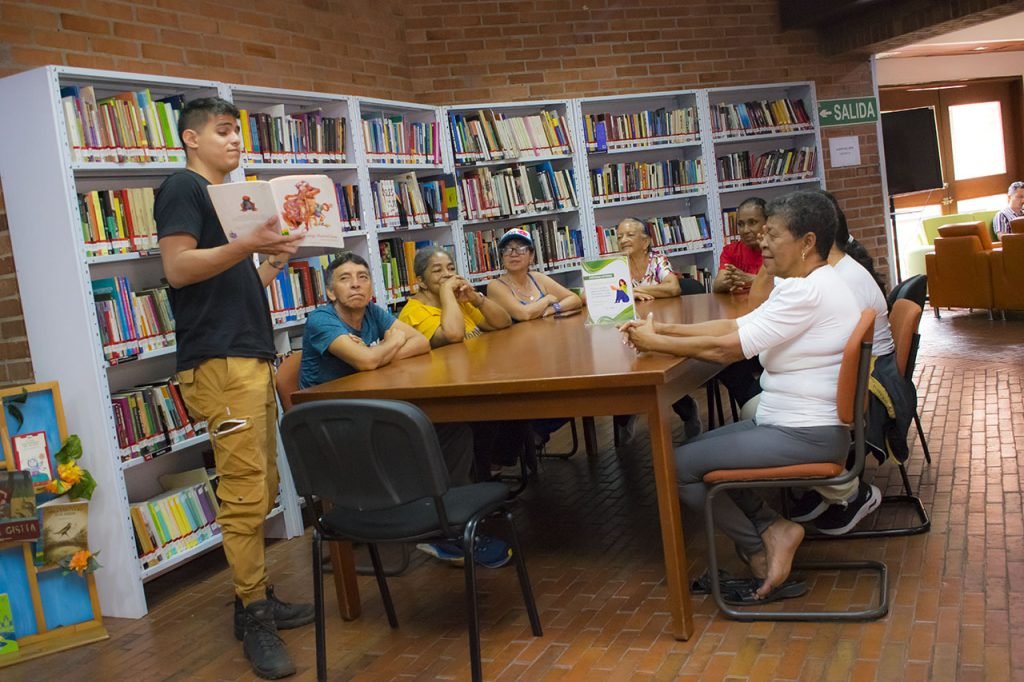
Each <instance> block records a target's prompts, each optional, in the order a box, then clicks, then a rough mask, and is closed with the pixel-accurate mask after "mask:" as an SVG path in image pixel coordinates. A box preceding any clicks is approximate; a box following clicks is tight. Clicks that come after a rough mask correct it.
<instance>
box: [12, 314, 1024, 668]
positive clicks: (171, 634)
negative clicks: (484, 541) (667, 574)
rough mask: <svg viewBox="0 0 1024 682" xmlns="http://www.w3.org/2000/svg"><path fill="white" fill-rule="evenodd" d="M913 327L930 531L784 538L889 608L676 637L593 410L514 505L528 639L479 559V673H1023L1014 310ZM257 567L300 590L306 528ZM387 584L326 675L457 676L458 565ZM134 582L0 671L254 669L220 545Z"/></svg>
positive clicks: (642, 477) (367, 582)
mask: <svg viewBox="0 0 1024 682" xmlns="http://www.w3.org/2000/svg"><path fill="white" fill-rule="evenodd" d="M922 334H923V343H922V348H921V353H920V356H919V360H918V375H919V382H918V386H919V390H920V394H921V408H922V409H921V414H922V418H923V420H924V424H925V428H926V431H927V432H928V440H929V444H930V446H931V450H932V453H933V462H932V464H931V465H930V466H928V465H925V464H924V460H923V457H922V456H921V449H920V445H919V444H918V443H917V441H916V437H915V438H914V441H913V454H912V461H911V464H910V473H911V478H912V480H913V482H914V484H915V486H917V489H918V491H919V492H920V494H921V495H922V497H924V499H925V501H926V504H927V506H928V508H929V509H930V510H931V513H932V519H933V527H932V531H931V533H929V534H927V535H922V536H916V537H912V538H896V539H889V540H858V541H833V542H825V543H805V546H804V548H802V549H801V556H803V557H816V556H839V555H842V556H848V557H854V556H867V557H875V558H884V560H885V561H886V562H888V565H889V567H890V588H891V590H892V608H891V611H890V614H889V615H888V616H887V617H886V618H884V619H882V620H880V621H877V622H873V623H867V624H847V625H836V624H815V623H795V624H782V623H755V624H743V623H736V622H732V621H728V620H725V619H723V618H722V617H720V616H719V615H718V614H717V612H716V609H715V608H714V606H713V605H712V604H711V603H710V601H709V598H705V597H697V598H696V599H695V608H696V617H695V625H696V635H695V636H694V637H693V638H692V639H691V640H690V641H687V642H677V641H675V640H673V639H672V637H671V636H670V635H669V634H668V633H667V627H668V614H667V611H666V609H665V594H666V592H665V587H664V584H663V580H662V578H663V576H662V569H661V553H660V549H659V548H660V543H659V536H658V528H657V513H656V508H655V503H654V493H653V480H652V476H651V472H650V469H649V465H648V464H647V460H648V456H647V452H646V447H647V442H646V438H645V437H640V438H639V439H638V442H637V443H636V444H635V445H634V446H633V447H630V448H624V449H620V450H619V451H618V452H616V451H615V450H614V449H613V448H612V447H611V438H610V426H609V420H607V419H603V420H599V421H598V424H599V427H601V429H602V430H601V433H600V436H601V444H602V446H603V447H602V451H601V453H600V455H599V456H597V457H595V458H594V459H587V457H586V456H585V455H583V454H579V455H577V456H576V457H574V458H573V459H570V460H567V461H556V460H545V461H544V462H543V464H542V469H541V476H540V479H539V480H537V481H533V482H531V484H530V487H529V488H528V490H527V491H526V493H524V494H523V495H522V496H521V497H520V499H519V501H518V502H517V505H516V506H517V513H516V518H517V522H518V524H519V528H520V531H521V533H522V536H523V539H524V542H525V547H526V554H527V558H528V563H529V567H530V573H531V578H532V582H533V586H534V589H535V591H536V594H537V601H538V605H539V607H540V610H541V618H542V621H543V625H544V637H542V638H539V639H535V638H533V637H532V636H530V633H529V625H528V623H527V621H526V617H525V613H524V611H523V609H522V605H521V601H520V598H519V593H518V590H517V589H516V583H515V576H514V572H513V571H512V570H511V568H509V569H502V570H497V571H482V575H481V580H480V582H481V591H482V593H483V597H482V608H481V613H482V621H483V633H482V634H483V655H484V674H485V677H487V678H488V679H500V680H511V679H523V680H549V679H550V680H673V679H679V680H702V681H704V680H719V679H733V680H767V679H800V680H847V679H852V680H869V679H878V680H915V679H916V680H929V679H930V680H956V679H959V680H974V679H977V680H1004V679H1018V680H1024V647H1022V646H1020V642H1022V641H1024V514H1022V504H1021V478H1022V476H1021V473H1022V469H1024V466H1022V464H1021V463H1020V462H1018V458H1017V455H1018V452H1019V450H1020V448H1021V445H1022V443H1024V395H1022V377H1024V344H1022V341H1024V315H1021V314H1016V315H1013V316H1011V317H1010V318H1009V320H1008V321H1005V322H1004V321H1001V320H996V321H989V320H988V319H987V317H986V316H985V315H984V314H978V313H976V314H973V315H970V314H967V313H966V312H964V313H944V314H943V318H942V319H941V320H935V319H933V318H932V317H931V314H930V311H929V312H926V317H925V319H924V321H923V323H922ZM890 473H891V472H890V467H884V468H883V469H881V470H880V471H879V472H878V473H877V475H876V478H875V480H876V482H877V483H880V484H886V483H889V482H890V480H891V485H890V490H892V491H893V492H895V487H896V484H897V482H898V476H895V475H892V476H890V475H889V474H890ZM872 474H875V467H874V465H872V466H871V470H870V472H869V476H870V475H872ZM687 543H688V552H689V557H690V560H691V562H692V566H691V572H692V573H694V574H696V573H697V572H699V571H700V570H702V567H703V566H702V564H703V562H702V557H703V554H704V551H703V547H704V541H703V535H702V533H701V530H700V527H699V526H698V525H697V524H695V523H694V522H693V521H692V520H689V521H688V522H687ZM727 555H728V554H727ZM268 559H269V564H270V569H271V571H272V574H273V576H274V578H275V580H276V583H277V585H278V591H279V593H281V594H283V595H284V596H286V597H299V598H308V597H309V596H310V595H311V592H312V590H311V587H310V584H309V578H308V562H309V541H308V539H306V538H297V539H294V540H291V541H288V542H279V543H277V544H275V545H273V547H271V548H270V550H269V553H268ZM729 568H733V569H738V567H737V566H729ZM390 585H391V589H392V592H393V596H394V600H395V604H396V608H397V611H398V617H399V621H400V623H401V627H400V629H398V630H391V629H389V628H388V626H387V622H386V619H385V617H384V614H383V611H382V608H381V604H380V600H379V597H378V596H377V593H376V589H375V585H374V584H373V581H372V579H371V578H362V579H361V584H360V587H361V590H362V594H363V597H364V611H363V616H362V618H361V619H360V620H359V621H357V622H353V623H344V622H342V621H341V620H340V619H339V617H338V616H337V611H336V609H335V608H334V607H333V606H329V608H328V647H329V650H330V653H329V657H328V660H329V673H330V679H332V680H348V679H362V680H391V679H423V680H427V679H459V680H463V679H469V671H468V650H467V645H466V635H465V632H466V630H465V621H464V607H463V604H464V602H463V581H462V574H461V572H459V571H457V570H453V569H451V568H448V567H446V566H442V565H439V564H438V563H437V562H435V561H433V560H429V559H426V558H424V557H422V556H421V555H418V556H416V557H415V558H414V560H413V565H412V567H411V568H410V569H409V570H408V571H407V572H406V574H405V575H403V576H401V577H398V578H393V579H391V581H390ZM148 591H149V595H150V598H151V604H152V606H153V608H152V611H151V612H150V615H149V616H148V617H147V618H145V619H143V620H139V621H126V620H117V619H108V620H107V624H108V627H109V630H110V633H111V639H110V640H109V641H108V642H104V643H101V644H97V645H93V646H89V647H84V648H81V649H77V650H73V651H69V652H65V653H62V654H59V655H55V656H51V657H49V658H46V659H42V660H39V661H35V662H30V663H26V664H23V665H20V666H16V667H14V668H9V669H6V670H4V671H3V674H2V677H3V679H4V680H5V681H6V680H41V679H54V678H56V677H57V676H61V677H63V676H66V675H74V676H75V677H77V678H81V679H97V680H99V679H102V680H114V679H116V680H121V679H133V680H140V681H142V680H158V679H159V680H163V679H171V680H185V679H200V680H235V679H244V680H250V679H255V678H254V677H253V676H252V674H251V673H250V672H249V670H248V665H247V663H246V661H245V660H244V659H243V658H242V655H241V648H240V646H239V645H238V644H237V643H236V642H235V641H234V639H233V638H232V637H231V631H230V621H231V607H230V604H231V597H230V585H229V580H228V575H227V572H226V570H225V568H224V563H223V557H222V556H220V555H217V554H211V555H209V556H208V557H206V558H204V559H201V560H199V561H196V562H193V563H192V564H190V565H189V566H187V567H184V568H182V569H180V570H177V571H175V572H173V573H172V574H171V575H170V576H169V577H165V578H161V579H160V580H158V581H156V582H154V583H152V584H151V585H150V587H149V590H148ZM871 591H872V586H871V583H870V581H868V580H867V578H854V577H847V576H843V577H841V578H837V577H835V576H824V577H821V578H819V579H818V580H817V581H815V582H814V584H813V587H812V590H811V593H810V595H809V596H808V597H805V598H804V599H805V601H806V602H807V603H810V602H816V601H817V602H821V601H824V600H828V603H829V604H830V605H837V604H839V605H841V604H849V603H854V602H857V603H860V602H863V601H865V600H867V599H869V598H870V596H871ZM327 594H328V595H329V596H332V595H333V592H331V591H328V593H327ZM284 638H285V640H286V641H287V643H288V646H289V648H290V650H291V652H292V654H293V655H294V657H295V658H296V661H297V664H298V666H299V675H298V677H297V678H296V679H304V680H309V679H314V677H315V675H314V656H313V630H312V627H310V628H303V629H300V630H292V631H288V632H286V633H284ZM1014 641H1016V642H1018V645H1017V647H1016V648H1015V649H1014V648H1013V647H1012V646H1011V643H1012V642H1014Z"/></svg>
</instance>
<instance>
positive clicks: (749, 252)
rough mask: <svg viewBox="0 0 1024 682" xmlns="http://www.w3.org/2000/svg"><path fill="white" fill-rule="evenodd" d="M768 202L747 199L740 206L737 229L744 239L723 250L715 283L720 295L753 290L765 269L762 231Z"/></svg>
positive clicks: (727, 245) (713, 289) (737, 210)
mask: <svg viewBox="0 0 1024 682" xmlns="http://www.w3.org/2000/svg"><path fill="white" fill-rule="evenodd" d="M764 207H765V201H764V199H761V198H760V197H751V198H749V199H746V200H744V201H743V202H742V203H741V204H740V205H739V206H738V207H737V208H736V229H737V231H738V232H739V235H740V238H739V240H737V241H734V242H730V243H729V244H726V245H725V248H724V249H722V255H721V257H720V258H719V259H718V274H716V275H715V281H714V282H712V284H711V290H712V291H713V292H715V293H716V294H725V293H729V292H732V293H742V292H746V291H749V290H750V285H751V284H753V282H754V278H755V277H756V276H757V273H758V271H759V270H760V269H761V264H762V258H761V231H762V230H763V229H764V222H765V214H764Z"/></svg>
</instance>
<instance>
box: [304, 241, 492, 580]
mask: <svg viewBox="0 0 1024 682" xmlns="http://www.w3.org/2000/svg"><path fill="white" fill-rule="evenodd" d="M324 282H325V283H326V285H327V286H326V289H327V299H328V303H327V304H325V305H322V306H320V307H319V308H317V309H316V310H314V311H313V312H312V313H310V314H309V317H308V318H306V330H305V333H304V334H303V337H302V369H301V372H300V375H299V386H301V387H302V388H309V387H310V386H316V385H317V384H322V383H323V382H325V381H330V380H332V379H338V378H340V377H346V376H348V375H350V374H355V373H356V372H365V371H369V370H374V369H377V368H379V367H384V366H385V365H388V364H390V363H391V362H393V361H395V360H401V359H402V358H408V357H412V356H414V355H422V354H423V353H429V352H430V341H428V340H427V337H426V336H424V335H423V334H421V333H419V332H418V331H416V330H415V329H413V328H412V327H411V326H409V325H408V324H406V323H405V322H402V321H400V320H397V319H395V316H394V315H392V314H391V313H390V312H388V311H387V310H386V309H384V308H382V307H380V306H378V305H376V304H374V303H373V280H372V279H371V278H370V266H369V265H367V263H366V261H365V260H364V259H363V258H362V257H361V256H359V255H357V254H354V253H351V252H349V251H346V252H344V253H342V254H341V255H340V256H338V257H337V258H335V259H334V261H332V262H331V264H330V265H329V266H327V269H326V270H325V271H324ZM435 430H436V431H437V438H438V441H439V443H440V445H441V452H442V453H443V454H444V458H445V464H446V465H447V467H448V475H449V477H450V479H451V482H452V485H455V486H461V485H469V484H470V483H471V482H472V480H471V478H470V471H471V469H472V466H473V459H474V458H473V433H472V431H471V430H470V428H469V427H468V426H467V425H466V424H438V425H436V426H435ZM417 547H418V548H419V549H421V550H422V551H424V552H426V553H428V554H430V555H431V556H435V557H437V558H438V559H442V560H444V561H449V562H452V563H458V562H459V561H461V560H462V548H461V547H460V546H456V545H452V543H447V542H441V543H432V544H422V545H417ZM473 552H474V557H475V560H476V563H478V564H480V565H482V566H486V567H488V568H499V567H501V566H504V565H505V564H507V563H508V562H509V561H511V559H512V550H511V549H510V548H509V546H508V544H507V543H505V542H504V541H503V540H499V539H497V538H492V537H489V536H486V535H478V536H477V540H476V543H475V544H474V548H473Z"/></svg>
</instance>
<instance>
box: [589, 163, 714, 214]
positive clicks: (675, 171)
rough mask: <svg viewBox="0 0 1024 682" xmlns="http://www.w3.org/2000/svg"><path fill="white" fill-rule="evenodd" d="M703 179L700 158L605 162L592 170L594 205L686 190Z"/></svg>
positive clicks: (591, 182) (693, 188)
mask: <svg viewBox="0 0 1024 682" xmlns="http://www.w3.org/2000/svg"><path fill="white" fill-rule="evenodd" d="M703 183H704V163H703V161H702V160H701V159H668V160H665V161H652V162H649V163H648V162H644V161H630V162H627V163H606V164H604V165H602V166H601V167H599V168H592V169H591V170H590V190H591V192H592V194H593V196H594V204H595V205H601V204H614V203H616V202H620V201H632V200H636V199H650V198H653V197H660V196H668V195H672V194H685V193H687V192H688V191H692V190H695V189H696V188H698V187H699V186H700V185H702V184H703Z"/></svg>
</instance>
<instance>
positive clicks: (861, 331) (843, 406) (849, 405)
mask: <svg viewBox="0 0 1024 682" xmlns="http://www.w3.org/2000/svg"><path fill="white" fill-rule="evenodd" d="M874 335H875V311H874V310H872V309H870V308H868V309H867V310H864V311H863V312H861V314H860V320H859V321H858V322H857V326H856V327H854V329H853V333H851V334H850V338H849V340H848V341H847V342H846V346H845V348H843V361H842V364H841V365H840V366H839V381H838V383H837V384H836V412H837V413H838V414H839V418H840V419H841V420H842V421H843V423H845V424H850V425H852V426H853V453H854V458H853V464H852V466H850V467H849V471H850V475H851V476H856V475H859V474H860V472H861V470H862V469H863V468H864V455H865V453H866V452H867V445H866V439H865V436H864V428H865V426H864V421H865V417H864V413H865V411H866V410H867V406H868V373H869V371H870V369H871V340H872V339H873V338H874Z"/></svg>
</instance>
